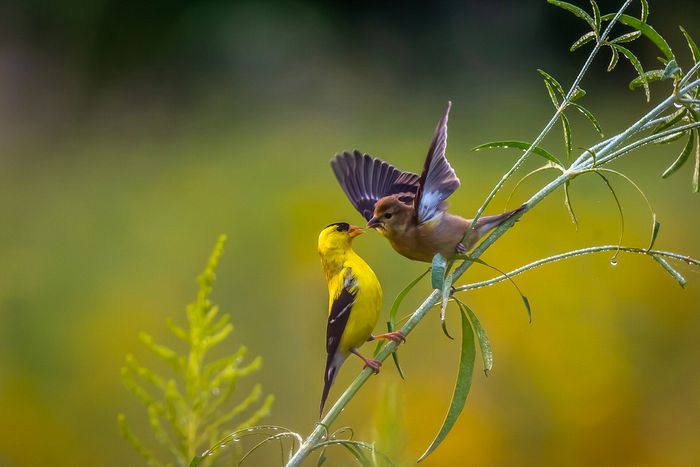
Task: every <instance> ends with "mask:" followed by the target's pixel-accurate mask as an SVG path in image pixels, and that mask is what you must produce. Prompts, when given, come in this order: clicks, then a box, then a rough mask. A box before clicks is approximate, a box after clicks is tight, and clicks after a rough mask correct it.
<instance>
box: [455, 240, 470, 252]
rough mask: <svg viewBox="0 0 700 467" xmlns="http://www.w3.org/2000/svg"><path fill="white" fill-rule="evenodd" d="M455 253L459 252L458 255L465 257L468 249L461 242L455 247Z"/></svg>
mask: <svg viewBox="0 0 700 467" xmlns="http://www.w3.org/2000/svg"><path fill="white" fill-rule="evenodd" d="M455 251H456V252H457V254H460V255H463V254H464V253H466V252H467V247H466V245H464V243H462V242H459V243H458V244H457V245H456V246H455Z"/></svg>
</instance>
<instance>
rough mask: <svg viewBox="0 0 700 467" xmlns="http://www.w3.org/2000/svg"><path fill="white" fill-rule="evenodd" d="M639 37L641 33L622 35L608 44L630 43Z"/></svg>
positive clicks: (633, 32)
mask: <svg viewBox="0 0 700 467" xmlns="http://www.w3.org/2000/svg"><path fill="white" fill-rule="evenodd" d="M641 35H642V32H641V31H632V32H628V33H627V34H623V35H621V36H620V37H616V38H615V39H612V40H611V41H610V43H612V44H624V43H625V42H632V41H633V40H635V39H637V38H638V37H639V36H641Z"/></svg>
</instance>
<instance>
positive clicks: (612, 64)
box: [608, 46, 620, 72]
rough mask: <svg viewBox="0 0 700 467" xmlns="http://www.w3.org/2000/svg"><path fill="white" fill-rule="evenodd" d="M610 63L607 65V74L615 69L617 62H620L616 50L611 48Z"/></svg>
mask: <svg viewBox="0 0 700 467" xmlns="http://www.w3.org/2000/svg"><path fill="white" fill-rule="evenodd" d="M610 52H611V54H612V55H611V56H610V63H608V72H611V71H613V70H614V69H615V67H616V66H617V62H618V61H619V60H620V54H618V53H617V49H616V48H615V47H613V46H610Z"/></svg>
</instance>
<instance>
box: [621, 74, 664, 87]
mask: <svg viewBox="0 0 700 467" xmlns="http://www.w3.org/2000/svg"><path fill="white" fill-rule="evenodd" d="M663 75H664V70H649V71H645V72H644V75H642V76H637V77H636V78H634V79H633V80H632V81H630V84H629V88H630V89H631V90H635V89H637V88H640V87H642V86H644V83H645V82H646V83H652V82H654V81H660V80H661V77H662V76H663Z"/></svg>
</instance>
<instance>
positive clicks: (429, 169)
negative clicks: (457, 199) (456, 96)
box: [414, 101, 460, 224]
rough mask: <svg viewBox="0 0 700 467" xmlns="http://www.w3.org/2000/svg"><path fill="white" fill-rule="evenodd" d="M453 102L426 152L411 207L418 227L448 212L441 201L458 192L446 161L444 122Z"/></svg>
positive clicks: (454, 177) (453, 172)
mask: <svg viewBox="0 0 700 467" xmlns="http://www.w3.org/2000/svg"><path fill="white" fill-rule="evenodd" d="M451 107H452V102H449V101H448V103H447V108H446V109H445V112H444V113H443V115H442V118H441V119H440V121H439V122H438V124H437V128H435V134H434V136H433V141H432V142H431V143H430V148H428V155H427V156H426V158H425V165H424V167H423V173H422V174H421V176H420V181H419V182H418V185H419V188H418V192H417V193H416V197H415V201H414V206H415V208H416V219H417V221H418V224H422V223H424V222H426V221H428V220H429V219H430V218H432V217H433V216H435V215H436V214H438V213H439V212H442V211H444V210H445V209H447V206H446V205H445V204H444V201H445V200H446V199H447V198H448V197H449V196H450V195H451V194H452V193H454V192H455V190H456V189H457V188H459V185H460V182H459V178H457V174H456V173H455V171H454V169H453V168H452V166H451V165H450V163H449V162H448V161H447V158H446V157H445V150H446V149H447V120H448V117H449V114H450V108H451Z"/></svg>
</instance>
